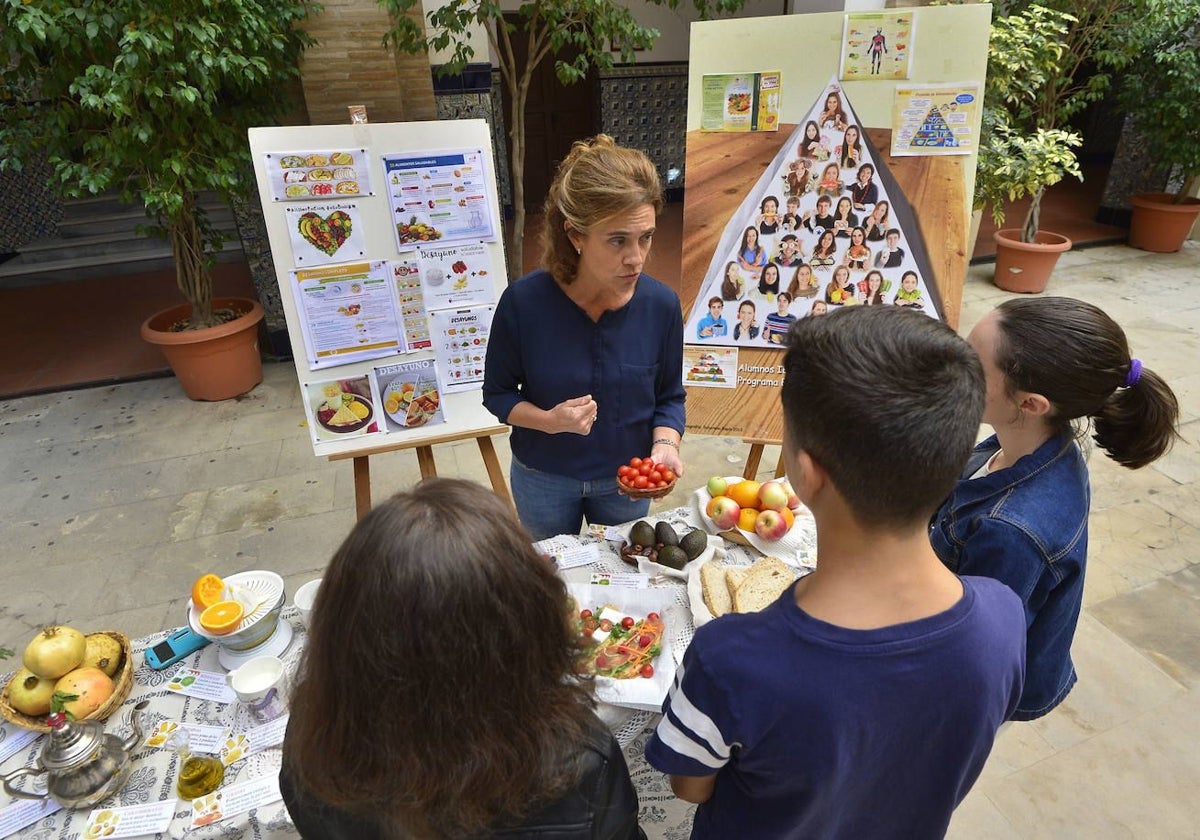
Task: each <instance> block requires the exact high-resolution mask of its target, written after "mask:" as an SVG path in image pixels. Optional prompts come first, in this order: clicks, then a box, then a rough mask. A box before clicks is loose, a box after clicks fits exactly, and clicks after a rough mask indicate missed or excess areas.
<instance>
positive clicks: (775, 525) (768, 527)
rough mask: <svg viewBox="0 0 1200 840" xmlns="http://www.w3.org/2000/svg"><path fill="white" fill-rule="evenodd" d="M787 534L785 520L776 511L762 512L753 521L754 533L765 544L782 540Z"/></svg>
mask: <svg viewBox="0 0 1200 840" xmlns="http://www.w3.org/2000/svg"><path fill="white" fill-rule="evenodd" d="M787 532H788V523H787V519H786V518H785V517H784V515H783V514H782V513H780V512H779V511H777V510H764V511H762V512H761V513H759V514H758V518H757V519H755V520H754V533H756V534H758V535H759V536H760V537H761V538H762V539H764V540H766V541H767V542H775V540H778V539H782V538H783V535H784V534H786V533H787Z"/></svg>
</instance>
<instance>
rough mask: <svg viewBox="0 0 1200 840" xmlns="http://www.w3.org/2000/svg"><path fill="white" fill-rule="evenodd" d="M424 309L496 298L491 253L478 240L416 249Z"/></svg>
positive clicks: (486, 301)
mask: <svg viewBox="0 0 1200 840" xmlns="http://www.w3.org/2000/svg"><path fill="white" fill-rule="evenodd" d="M417 254H418V259H419V260H420V262H421V288H422V293H423V295H424V298H425V309H426V310H430V309H448V308H450V307H459V308H461V307H465V306H477V305H480V304H485V303H493V302H495V298H496V287H495V285H494V282H495V272H494V270H493V269H492V255H491V253H490V252H489V250H488V247H487V246H486V245H484V244H483V243H482V242H471V243H467V244H463V245H452V246H449V247H446V248H429V247H421V248H418V249H417Z"/></svg>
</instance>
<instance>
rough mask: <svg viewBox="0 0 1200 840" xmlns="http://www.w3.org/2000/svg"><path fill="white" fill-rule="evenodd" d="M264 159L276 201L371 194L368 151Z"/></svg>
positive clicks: (292, 154) (325, 151)
mask: <svg viewBox="0 0 1200 840" xmlns="http://www.w3.org/2000/svg"><path fill="white" fill-rule="evenodd" d="M264 158H265V159H266V162H267V183H268V186H269V188H270V191H271V199H272V200H273V201H312V200H313V199H321V198H324V199H329V198H348V197H351V196H356V195H371V181H370V174H369V173H368V171H367V150H366V149H333V150H330V149H321V150H317V151H308V152H268V153H267V154H266V155H264Z"/></svg>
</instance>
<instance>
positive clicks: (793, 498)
mask: <svg viewBox="0 0 1200 840" xmlns="http://www.w3.org/2000/svg"><path fill="white" fill-rule="evenodd" d="M779 483H780V484H782V485H783V489H784V490H786V491H787V494H788V503H787V506H788V507H789V508H791V509H792V510H796V509H797V508H799V507H800V497H799V496H797V495H796V491H795V490H793V489H792V482H790V481H788V480H787V479H786V478H785V479H784V480H783V481H781V482H779Z"/></svg>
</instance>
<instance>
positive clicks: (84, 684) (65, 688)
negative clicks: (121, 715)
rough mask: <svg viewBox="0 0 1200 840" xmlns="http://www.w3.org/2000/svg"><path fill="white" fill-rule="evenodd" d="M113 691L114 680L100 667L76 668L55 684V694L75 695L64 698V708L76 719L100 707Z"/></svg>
mask: <svg viewBox="0 0 1200 840" xmlns="http://www.w3.org/2000/svg"><path fill="white" fill-rule="evenodd" d="M112 693H113V681H112V680H111V679H109V676H108V674H106V673H104V672H103V671H101V670H100V669H99V668H76V669H75V670H74V671H72V672H71V673H69V674H67V675H66V676H65V677H63V678H62V679H61V680H59V681H58V682H57V683H55V685H54V694H55V695H60V694H61V695H67V696H70V695H74V696H75V699H74V700H63V703H62V710H63V711H64V712H66V713H67V714H69V715H74V716H75V718H76V719H80V718H85V717H87V716H88V715H90V714H91V713H92V712H94V711H96V709H99V708H100V706H101V705H103V703H104V701H105V700H107V699H108V698H109V697H110V696H112Z"/></svg>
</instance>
